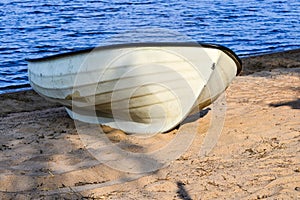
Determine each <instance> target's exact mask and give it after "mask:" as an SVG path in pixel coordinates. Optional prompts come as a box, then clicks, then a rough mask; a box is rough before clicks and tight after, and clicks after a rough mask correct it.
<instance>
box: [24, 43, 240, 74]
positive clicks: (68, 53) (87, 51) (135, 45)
mask: <svg viewBox="0 0 300 200" xmlns="http://www.w3.org/2000/svg"><path fill="white" fill-rule="evenodd" d="M163 46H169V47H204V48H213V49H219V50H221V51H223V52H224V53H226V54H227V55H228V56H229V57H230V58H232V59H233V60H234V62H235V63H236V66H237V73H236V75H238V74H240V72H241V71H242V61H241V60H240V58H239V57H238V56H237V55H236V54H235V53H234V52H233V51H232V50H231V49H229V48H227V47H225V46H222V45H217V44H206V43H196V42H178V43H177V42H149V43H128V44H114V45H108V46H100V47H92V48H86V49H81V50H78V51H73V52H67V53H62V54H56V55H50V56H45V57H42V58H35V59H26V61H28V62H42V61H48V60H52V59H57V58H61V57H66V56H72V55H77V54H81V53H90V52H92V51H102V50H108V49H118V48H134V47H163Z"/></svg>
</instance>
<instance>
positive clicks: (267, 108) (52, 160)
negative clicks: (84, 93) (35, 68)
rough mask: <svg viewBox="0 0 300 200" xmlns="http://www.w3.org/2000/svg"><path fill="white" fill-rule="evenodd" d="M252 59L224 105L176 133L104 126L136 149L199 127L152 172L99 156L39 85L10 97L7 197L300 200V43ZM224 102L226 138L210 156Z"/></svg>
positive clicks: (1, 167) (6, 103) (0, 177)
mask: <svg viewBox="0 0 300 200" xmlns="http://www.w3.org/2000/svg"><path fill="white" fill-rule="evenodd" d="M242 61H243V68H244V69H243V72H242V74H241V75H240V76H238V77H236V78H235V80H234V81H233V82H232V84H231V85H230V86H229V88H228V89H227V90H226V92H225V95H224V96H223V98H222V99H221V100H222V101H221V106H220V105H219V104H218V105H216V104H214V105H211V106H209V107H208V108H206V109H205V110H204V111H203V113H202V114H201V115H200V116H199V117H198V118H196V119H193V120H191V121H189V122H186V123H184V124H182V125H181V126H180V127H179V128H178V129H176V130H173V131H171V132H169V133H164V134H156V135H154V136H153V137H149V138H145V139H141V138H135V137H133V136H132V135H127V134H126V133H123V132H122V131H119V130H113V129H110V128H109V127H103V130H104V131H105V136H106V137H107V138H108V139H109V140H110V141H111V142H112V144H114V145H118V147H120V148H122V149H124V150H126V151H128V152H131V153H148V152H152V151H155V150H157V149H160V148H162V147H163V146H165V145H167V144H168V143H169V142H170V141H172V140H173V139H174V138H176V137H179V136H180V134H187V133H190V134H194V138H193V140H192V141H191V143H190V144H187V147H188V148H187V149H186V150H185V151H184V152H182V154H181V155H180V157H178V158H176V159H174V160H170V162H168V163H166V164H165V165H163V166H162V167H161V168H160V169H158V170H156V171H154V172H148V173H129V172H126V171H122V170H118V169H115V168H112V167H110V166H108V165H106V164H103V163H101V162H100V161H99V160H97V159H95V158H94V157H93V155H92V154H90V153H89V151H87V150H86V148H85V145H84V143H83V142H82V137H81V136H80V135H79V134H78V133H77V130H76V126H75V124H74V121H73V120H72V119H70V118H69V117H68V115H67V113H66V111H65V109H64V108H63V107H61V106H59V105H57V104H54V103H51V102H47V101H46V100H44V99H43V98H41V97H40V96H38V95H37V94H36V93H35V92H33V91H23V92H18V93H10V94H3V95H0V104H1V106H0V117H1V118H0V199H31V198H32V199H55V198H56V199H197V200H198V199H245V200H246V199H247V200H248V199H300V50H293V51H286V52H280V53H274V54H266V55H260V56H252V57H247V58H243V59H242ZM224 102H225V103H224ZM217 103H218V102H217ZM219 103H220V102H219ZM222 103H223V104H222ZM219 108H221V109H223V108H226V109H225V110H223V112H224V113H223V115H222V116H224V119H223V120H224V124H223V123H222V124H221V125H220V127H221V129H220V135H218V137H216V141H215V142H216V144H215V145H213V146H211V147H213V148H212V150H211V151H209V152H208V153H205V154H202V153H201V147H203V144H205V140H206V138H207V137H206V136H207V134H208V133H211V131H212V130H211V129H210V127H211V125H212V124H213V123H215V121H214V120H215V119H214V116H216V115H217V114H216V113H218V112H217V109H219ZM185 142H186V141H185V140H182V143H185ZM210 144H211V143H210ZM140 162H141V163H140V165H141V168H142V166H143V163H142V161H140Z"/></svg>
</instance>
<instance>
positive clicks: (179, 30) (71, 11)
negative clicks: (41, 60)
mask: <svg viewBox="0 0 300 200" xmlns="http://www.w3.org/2000/svg"><path fill="white" fill-rule="evenodd" d="M299 19H300V1H299V0H247V1H245V0H231V1H229V0H214V1H209V0H189V1H184V0H176V1H173V0H139V1H138V0H134V1H131V2H129V1H125V0H116V1H108V0H105V1H96V0H73V1H70V0H56V1H53V0H51V1H50V0H0V41H1V43H0V93H5V92H11V91H17V90H20V89H21V90H22V89H26V88H29V87H30V86H29V85H28V78H27V66H26V65H27V64H26V61H25V58H36V57H42V56H46V55H52V54H58V53H62V52H69V51H73V50H75V49H78V48H79V49H80V48H86V47H91V46H98V45H106V44H111V43H117V42H132V41H134V39H133V36H132V35H134V34H132V32H136V34H141V33H144V32H147V30H151V31H152V32H151V31H150V32H151V34H153V33H154V34H155V33H157V34H158V35H159V34H160V33H161V32H164V31H166V30H167V31H166V32H168V33H176V34H177V35H178V34H181V35H183V36H184V37H183V39H184V38H188V39H191V40H196V41H199V42H205V43H215V44H221V45H224V46H227V47H229V48H231V49H232V50H234V51H235V52H236V53H237V54H238V55H240V56H245V55H250V54H258V53H266V52H276V51H282V50H290V49H296V48H300V23H299ZM145 30H146V31H145ZM128 31H129V32H130V34H129V36H128V37H124V33H127V32H128ZM119 35H122V37H120V38H121V39H120V41H118V40H117V39H116V38H118V36H119ZM125 35H126V34H125ZM185 36H186V37H185ZM137 37H139V36H137ZM157 38H159V37H157ZM126 40H127V41H126ZM151 40H155V39H153V35H152V36H151ZM157 40H160V39H157Z"/></svg>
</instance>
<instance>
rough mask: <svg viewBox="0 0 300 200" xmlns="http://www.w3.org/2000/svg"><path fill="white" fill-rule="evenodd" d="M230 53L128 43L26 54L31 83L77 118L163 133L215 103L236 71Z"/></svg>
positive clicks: (196, 47)
mask: <svg viewBox="0 0 300 200" xmlns="http://www.w3.org/2000/svg"><path fill="white" fill-rule="evenodd" d="M240 70H241V64H240V61H239V60H238V58H237V57H236V56H235V54H234V53H233V52H231V51H230V50H228V49H226V48H224V49H220V48H217V47H215V46H200V45H195V44H193V45H191V44H181V43H179V44H174V43H170V44H144V45H143V44H136V45H135V44H130V45H115V46H108V47H102V48H96V49H94V50H87V51H81V52H74V53H69V54H62V55H58V56H51V57H47V58H42V59H35V60H29V64H28V71H29V80H30V84H31V86H32V88H33V89H34V90H35V91H36V92H38V93H39V94H40V95H42V96H44V97H46V98H47V99H50V100H53V101H56V102H60V103H61V104H62V105H64V106H66V109H67V112H68V114H69V115H70V116H71V117H72V118H73V119H76V120H80V121H83V122H88V123H97V124H104V125H108V126H111V127H113V128H118V129H121V130H123V131H125V132H131V133H153V132H165V131H168V130H170V129H172V128H174V127H175V126H177V125H178V124H179V123H180V122H181V121H182V120H183V119H185V118H186V117H187V116H188V115H189V114H190V113H192V112H194V111H195V109H196V110H197V109H198V111H199V109H202V108H203V107H205V106H207V105H209V104H210V103H211V102H213V101H214V100H215V99H216V98H217V97H218V96H219V95H220V94H221V93H222V92H223V91H224V90H225V89H226V88H227V87H228V85H229V84H230V82H231V81H232V80H233V78H234V77H235V76H236V75H237V74H238V73H239V72H240Z"/></svg>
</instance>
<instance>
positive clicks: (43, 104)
mask: <svg viewBox="0 0 300 200" xmlns="http://www.w3.org/2000/svg"><path fill="white" fill-rule="evenodd" d="M241 60H242V63H243V70H242V72H241V74H240V75H239V76H246V75H251V74H253V73H257V72H261V71H271V70H274V69H277V68H283V69H284V68H298V67H300V49H295V50H288V51H282V52H276V53H267V54H262V55H254V56H248V57H244V58H241ZM0 101H2V105H3V106H2V107H1V108H0V117H1V116H5V115H6V114H9V113H14V112H26V111H33V110H41V109H45V108H54V107H60V105H59V104H56V103H53V102H49V101H46V100H45V99H44V98H42V97H40V96H39V95H38V94H37V93H36V92H34V91H33V90H32V89H29V90H24V91H18V92H12V93H4V94H0ZM10 101H14V102H15V104H16V106H14V107H13V108H9V105H10ZM29 102H32V104H29ZM17 105H18V106H17Z"/></svg>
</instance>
